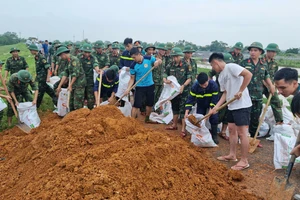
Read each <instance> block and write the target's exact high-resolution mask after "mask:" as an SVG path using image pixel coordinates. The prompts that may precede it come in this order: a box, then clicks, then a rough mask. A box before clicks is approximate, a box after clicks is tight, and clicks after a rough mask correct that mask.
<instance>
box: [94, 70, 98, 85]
mask: <svg viewBox="0 0 300 200" xmlns="http://www.w3.org/2000/svg"><path fill="white" fill-rule="evenodd" d="M93 72H94V74H93V78H94V83H96V79H97V77H98V75H99V74H98V73H97V72H96V70H93Z"/></svg>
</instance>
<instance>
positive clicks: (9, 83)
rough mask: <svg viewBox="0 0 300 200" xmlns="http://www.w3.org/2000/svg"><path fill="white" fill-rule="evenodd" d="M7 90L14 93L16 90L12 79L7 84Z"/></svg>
mask: <svg viewBox="0 0 300 200" xmlns="http://www.w3.org/2000/svg"><path fill="white" fill-rule="evenodd" d="M7 90H8V92H10V93H11V92H14V91H15V88H14V85H13V80H12V77H11V78H10V79H9V81H8V83H7Z"/></svg>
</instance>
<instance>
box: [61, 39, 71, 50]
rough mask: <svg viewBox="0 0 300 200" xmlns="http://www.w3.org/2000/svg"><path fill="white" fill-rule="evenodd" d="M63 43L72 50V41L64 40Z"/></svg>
mask: <svg viewBox="0 0 300 200" xmlns="http://www.w3.org/2000/svg"><path fill="white" fill-rule="evenodd" d="M63 45H64V46H66V47H67V48H68V49H69V50H70V51H71V50H72V46H73V43H72V42H70V41H66V42H64V44H63Z"/></svg>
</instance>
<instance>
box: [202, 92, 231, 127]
mask: <svg viewBox="0 0 300 200" xmlns="http://www.w3.org/2000/svg"><path fill="white" fill-rule="evenodd" d="M235 100H236V97H234V98H232V99H230V100H229V101H227V102H226V103H224V104H223V105H222V106H220V107H219V108H218V109H217V112H219V111H220V110H222V109H223V108H225V107H226V106H227V105H228V104H231V103H232V102H234V101H235ZM211 115H212V114H207V115H205V116H204V117H202V118H201V119H199V120H198V121H197V124H198V123H199V122H202V121H203V120H204V119H207V118H209V117H210V116H211Z"/></svg>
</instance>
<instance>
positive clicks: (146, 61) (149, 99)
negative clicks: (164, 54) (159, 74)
mask: <svg viewBox="0 0 300 200" xmlns="http://www.w3.org/2000/svg"><path fill="white" fill-rule="evenodd" d="M130 56H131V58H133V60H134V62H133V63H132V65H131V67H130V74H131V77H130V81H129V83H128V89H127V91H126V92H125V95H127V94H129V92H130V88H131V87H132V85H133V84H134V82H137V81H139V80H140V79H141V78H142V77H143V76H144V75H145V74H146V73H147V72H148V71H150V70H152V66H153V67H154V68H157V67H158V66H159V65H160V64H161V63H162V61H161V60H160V59H156V58H155V57H153V56H142V54H141V52H140V51H139V50H138V48H136V47H133V48H132V49H131V50H130ZM143 97H146V118H145V122H146V123H151V122H152V121H151V120H150V119H149V116H150V113H151V110H152V107H153V105H154V82H153V78H152V72H150V73H149V74H148V75H147V76H146V77H145V78H144V79H143V80H142V81H141V82H139V83H138V84H137V86H136V88H135V94H134V104H133V108H132V111H131V116H132V117H134V118H136V117H137V114H138V111H139V109H140V108H141V107H142V99H143Z"/></svg>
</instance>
